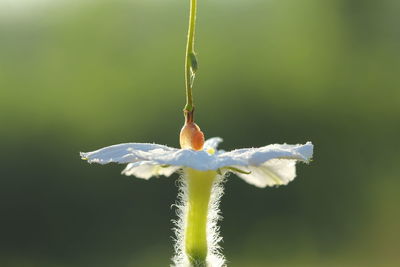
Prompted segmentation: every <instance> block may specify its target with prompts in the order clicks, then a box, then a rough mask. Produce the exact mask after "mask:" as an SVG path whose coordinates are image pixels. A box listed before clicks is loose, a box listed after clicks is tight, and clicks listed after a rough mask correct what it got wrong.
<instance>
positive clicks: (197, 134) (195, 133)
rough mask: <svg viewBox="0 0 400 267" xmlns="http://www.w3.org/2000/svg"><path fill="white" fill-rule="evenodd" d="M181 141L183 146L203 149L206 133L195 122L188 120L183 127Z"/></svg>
mask: <svg viewBox="0 0 400 267" xmlns="http://www.w3.org/2000/svg"><path fill="white" fill-rule="evenodd" d="M179 137H180V138H179V142H180V144H181V148H184V149H185V148H191V149H193V150H202V149H203V145H204V134H203V132H202V131H201V130H200V127H199V126H197V124H196V123H194V122H186V123H185V125H184V126H183V127H182V130H181V133H180V136H179Z"/></svg>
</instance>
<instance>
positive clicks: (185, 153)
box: [81, 137, 313, 187]
mask: <svg viewBox="0 0 400 267" xmlns="http://www.w3.org/2000/svg"><path fill="white" fill-rule="evenodd" d="M220 142H222V138H219V137H214V138H211V139H208V140H207V141H206V142H205V143H204V147H203V150H199V151H196V150H192V149H177V148H172V147H168V146H164V145H158V144H146V143H125V144H118V145H113V146H109V147H104V148H101V149H99V150H96V151H93V152H87V153H81V157H82V159H85V160H87V161H88V162H89V163H99V164H107V163H110V162H116V163H128V165H127V166H126V168H125V169H124V170H123V171H122V174H125V175H134V176H136V177H139V178H143V179H149V178H150V177H152V176H159V175H164V176H170V175H171V174H173V173H174V172H176V171H178V170H179V169H181V168H184V167H188V168H192V169H195V170H199V171H208V170H216V171H218V172H223V173H225V172H227V171H230V172H234V173H236V174H237V175H238V176H239V177H240V178H242V179H243V180H245V181H246V182H248V183H249V184H252V185H255V186H257V187H266V186H273V185H286V184H287V183H289V182H290V181H292V180H293V179H294V178H295V177H296V166H295V164H296V161H303V162H306V163H307V162H309V161H310V159H311V158H312V154H313V145H312V143H311V142H307V143H306V144H304V145H287V144H283V145H279V144H273V145H268V146H264V147H260V148H245V149H236V150H233V151H230V152H225V151H222V150H220V151H216V148H217V146H218V144H219V143H220Z"/></svg>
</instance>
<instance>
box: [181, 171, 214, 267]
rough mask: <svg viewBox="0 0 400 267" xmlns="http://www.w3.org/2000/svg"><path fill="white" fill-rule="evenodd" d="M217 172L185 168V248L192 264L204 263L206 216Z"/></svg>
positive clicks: (206, 246) (205, 253)
mask: <svg viewBox="0 0 400 267" xmlns="http://www.w3.org/2000/svg"><path fill="white" fill-rule="evenodd" d="M216 175H217V173H216V172H214V171H205V172H204V171H197V170H193V169H188V170H187V176H186V179H187V183H188V213H187V221H186V222H187V225H186V231H185V250H186V254H187V256H188V258H189V260H190V262H191V263H192V264H193V265H194V266H202V265H203V264H204V266H206V265H205V263H206V258H207V252H208V243H207V216H208V207H209V203H210V196H211V189H212V185H213V183H214V180H215V178H216Z"/></svg>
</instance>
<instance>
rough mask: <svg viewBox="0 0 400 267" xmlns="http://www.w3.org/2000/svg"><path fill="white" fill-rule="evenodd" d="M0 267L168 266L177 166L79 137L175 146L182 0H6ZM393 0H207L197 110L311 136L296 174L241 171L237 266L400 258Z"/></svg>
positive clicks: (233, 252)
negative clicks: (154, 168)
mask: <svg viewBox="0 0 400 267" xmlns="http://www.w3.org/2000/svg"><path fill="white" fill-rule="evenodd" d="M0 3H1V4H0V122H1V127H0V148H1V153H0V165H1V168H0V176H1V179H0V214H1V217H0V266H6V267H8V266H10V267H14V266H15V267H20V266H21V267H36V266H40V267H41V266H45V267H46V266H51V267H52V266H54V267H66V266H68V267H69V266H78V267H79V266H99V267H103V266H104V267H109V266H116V267H129V266H168V265H169V263H170V257H171V256H172V255H173V248H172V240H171V235H172V231H171V228H172V223H171V221H170V220H171V219H173V218H175V213H174V210H173V209H172V208H171V204H173V203H174V201H175V198H176V193H177V187H176V183H175V181H176V178H177V176H176V175H175V176H173V177H172V178H169V179H167V178H163V177H161V178H159V179H151V180H150V181H144V180H141V179H136V178H134V177H125V176H121V175H120V171H121V170H122V168H123V166H120V165H107V166H99V165H88V164H87V163H86V162H84V161H81V160H80V158H79V155H78V152H79V151H91V150H94V149H97V148H100V147H103V146H107V145H111V144H115V143H122V142H156V143H160V144H167V145H170V146H175V147H177V146H178V133H179V130H180V128H181V126H182V124H183V116H182V108H183V106H184V101H185V96H184V82H183V77H184V76H183V61H184V49H185V41H186V30H187V16H188V14H187V11H188V1H183V0H163V1H162V0H158V1H156V0H130V1H128V0H118V1H111V0H110V1H100V0H97V1H81V2H79V1H62V0H58V1H56V0H54V1H50V0H49V1H45V0H42V1H40V0H31V1H29V0H14V1H8V0H0ZM399 12H400V2H399V1H397V0H382V1H376V0H325V1H321V0H303V1H298V0H285V1H278V0H270V1H260V0H247V1H245V0H241V1H240V0H235V1H228V0H201V1H199V12H198V30H197V43H196V47H197V52H198V57H199V71H198V75H197V80H196V83H195V91H194V94H195V102H196V106H197V112H196V120H197V122H198V124H199V125H200V126H201V127H202V130H203V131H204V132H205V134H206V136H207V137H212V136H221V137H223V138H224V140H225V142H224V143H223V144H222V148H223V149H226V150H229V149H234V148H241V147H251V146H263V145H266V144H270V143H283V142H287V143H304V142H306V141H309V140H310V141H313V143H314V144H315V157H314V161H313V162H312V163H311V164H310V165H309V166H307V165H305V164H301V165H299V167H298V178H296V180H295V181H294V182H292V183H291V184H290V185H289V186H287V187H279V188H267V189H259V188H255V187H253V186H251V185H248V184H246V183H245V182H244V181H242V180H240V179H239V178H237V177H235V176H234V175H231V176H230V177H229V179H228V181H227V183H226V192H225V196H224V197H223V199H222V211H223V216H224V220H223V221H222V222H221V223H220V225H221V228H222V235H223V237H224V242H223V243H222V246H223V248H224V254H225V255H226V257H227V259H228V266H230V267H231V266H232V267H239V266H250V267H253V266H254V267H258V266H260V267H262V266H282V267H283V266H304V267H306V266H400V253H399V252H400V245H399V240H400V230H399V226H400V212H399V211H400V210H399V207H398V206H399V204H400V179H399V174H398V170H397V169H396V167H397V168H398V167H399V158H400V156H399V148H400V139H399V136H400V91H399V89H400V53H399V51H400V50H399V47H400V30H399V29H400V28H399V25H400V19H399Z"/></svg>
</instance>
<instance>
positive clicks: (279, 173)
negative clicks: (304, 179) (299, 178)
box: [236, 159, 296, 187]
mask: <svg viewBox="0 0 400 267" xmlns="http://www.w3.org/2000/svg"><path fill="white" fill-rule="evenodd" d="M238 168H239V169H240V167H238ZM245 170H246V171H250V172H251V173H250V174H243V173H236V175H237V176H239V177H240V178H242V179H243V180H245V181H246V182H248V183H249V184H252V185H255V186H257V187H266V186H274V185H287V184H288V183H289V182H291V181H293V179H294V178H295V177H296V160H292V159H271V160H269V161H267V162H265V163H264V164H262V165H260V166H248V167H246V168H245Z"/></svg>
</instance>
